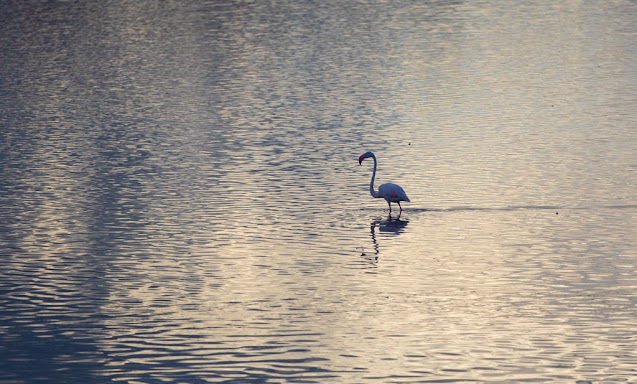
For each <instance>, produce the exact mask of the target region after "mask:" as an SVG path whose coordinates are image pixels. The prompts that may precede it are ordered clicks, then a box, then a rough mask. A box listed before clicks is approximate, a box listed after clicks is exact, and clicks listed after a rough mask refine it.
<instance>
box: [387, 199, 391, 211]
mask: <svg viewBox="0 0 637 384" xmlns="http://www.w3.org/2000/svg"><path fill="white" fill-rule="evenodd" d="M387 205H389V213H391V203H390V202H389V201H387Z"/></svg>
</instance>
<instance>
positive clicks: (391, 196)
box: [358, 152, 409, 213]
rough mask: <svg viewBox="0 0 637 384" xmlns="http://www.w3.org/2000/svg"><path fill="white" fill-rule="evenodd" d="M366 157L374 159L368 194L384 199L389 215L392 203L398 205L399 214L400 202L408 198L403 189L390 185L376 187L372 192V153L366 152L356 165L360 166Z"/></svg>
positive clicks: (396, 185) (374, 175) (374, 174)
mask: <svg viewBox="0 0 637 384" xmlns="http://www.w3.org/2000/svg"><path fill="white" fill-rule="evenodd" d="M368 157H371V158H372V159H374V172H373V173H372V181H371V182H370V183H369V193H371V194H372V197H375V198H383V199H385V200H386V201H387V205H389V213H391V203H392V201H393V202H395V203H398V207H399V208H400V212H402V211H403V207H401V206H400V202H401V201H407V202H409V197H407V194H406V193H405V191H403V188H402V187H401V186H400V185H398V184H392V183H385V184H381V185H380V187H378V192H376V191H374V178H375V177H376V165H377V162H376V156H374V154H373V153H372V152H366V153H364V154H362V155H361V157H359V158H358V165H361V164H362V163H363V160H365V159H366V158H368Z"/></svg>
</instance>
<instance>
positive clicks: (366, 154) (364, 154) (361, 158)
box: [358, 152, 374, 165]
mask: <svg viewBox="0 0 637 384" xmlns="http://www.w3.org/2000/svg"><path fill="white" fill-rule="evenodd" d="M372 156H374V154H373V153H371V152H365V153H363V154H362V155H361V156H360V157H359V158H358V165H361V164H362V163H363V160H365V159H366V158H368V157H372Z"/></svg>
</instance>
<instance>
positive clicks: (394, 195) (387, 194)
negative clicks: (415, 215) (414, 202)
mask: <svg viewBox="0 0 637 384" xmlns="http://www.w3.org/2000/svg"><path fill="white" fill-rule="evenodd" d="M378 194H379V195H380V197H382V198H384V199H385V200H387V201H394V202H398V201H409V197H407V194H406V193H405V191H404V190H403V189H402V187H401V186H400V185H398V184H392V183H386V184H381V185H380V186H379V187H378Z"/></svg>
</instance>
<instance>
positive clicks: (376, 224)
mask: <svg viewBox="0 0 637 384" xmlns="http://www.w3.org/2000/svg"><path fill="white" fill-rule="evenodd" d="M400 216H401V214H398V216H396V217H392V216H391V214H390V215H388V216H387V218H386V219H375V220H373V221H372V222H371V223H370V225H369V232H370V237H371V238H372V243H373V248H374V254H373V255H371V254H368V253H366V252H365V248H364V247H361V248H362V252H361V257H362V258H363V259H364V260H366V261H369V262H371V263H374V264H375V263H377V262H378V254H379V253H380V250H379V245H378V240H377V239H376V229H378V231H379V232H380V233H381V234H388V235H391V236H398V235H400V234H401V233H403V231H404V229H405V227H406V226H407V224H408V223H409V220H401V219H400Z"/></svg>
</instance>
